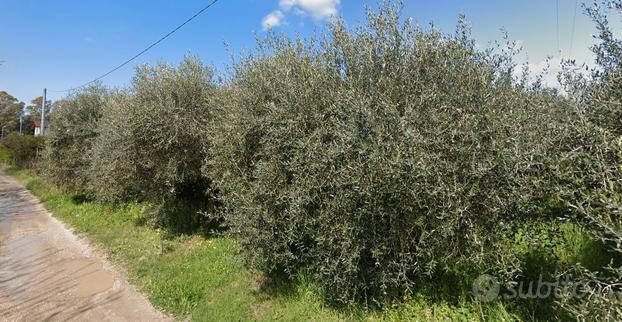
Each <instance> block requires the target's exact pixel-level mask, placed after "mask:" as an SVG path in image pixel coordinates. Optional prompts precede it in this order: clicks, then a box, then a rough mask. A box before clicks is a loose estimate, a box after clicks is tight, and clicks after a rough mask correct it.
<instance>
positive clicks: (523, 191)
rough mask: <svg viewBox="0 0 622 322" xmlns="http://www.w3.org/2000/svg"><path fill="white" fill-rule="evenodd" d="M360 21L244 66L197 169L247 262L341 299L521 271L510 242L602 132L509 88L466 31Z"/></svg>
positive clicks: (505, 63) (539, 93) (521, 88)
mask: <svg viewBox="0 0 622 322" xmlns="http://www.w3.org/2000/svg"><path fill="white" fill-rule="evenodd" d="M368 21H369V24H368V25H367V26H363V27H360V28H358V29H356V30H355V31H352V32H351V31H348V30H346V28H345V26H344V24H343V23H342V22H337V23H335V24H334V25H333V26H332V28H331V35H329V36H327V37H325V38H324V40H323V41H319V42H317V43H315V42H312V43H310V44H307V43H304V42H303V41H289V40H287V39H283V38H278V37H272V38H269V39H267V40H266V41H265V42H263V43H261V44H260V48H259V50H260V54H258V55H255V56H252V57H249V58H248V59H247V60H246V61H245V62H244V63H243V64H241V65H240V66H238V68H237V74H236V76H235V78H234V80H233V84H232V86H231V89H230V91H231V93H230V94H229V95H230V98H228V99H227V100H226V101H225V102H224V103H223V105H222V113H221V115H219V119H222V121H221V122H218V123H217V124H215V126H214V128H213V133H214V134H213V145H212V149H211V152H212V153H211V154H210V155H209V159H208V160H207V166H206V173H207V174H208V175H209V176H211V177H213V178H217V179H218V185H217V186H218V187H219V188H220V189H221V193H222V198H223V200H224V201H225V202H226V204H227V206H228V209H229V210H230V211H229V213H228V216H229V220H230V224H231V225H232V227H234V229H235V231H236V232H239V236H240V239H241V241H242V243H243V245H244V246H245V247H247V254H248V258H249V260H250V262H251V263H252V265H255V266H256V267H259V268H261V269H263V270H265V271H268V272H277V271H284V272H286V273H288V274H289V275H290V276H293V275H295V274H297V273H299V272H300V271H306V272H310V273H311V274H313V276H314V277H315V279H316V281H317V282H318V283H319V284H320V285H322V286H323V287H324V289H325V290H326V291H327V293H328V294H329V295H330V296H331V297H333V298H334V299H336V300H339V301H345V302H352V301H360V300H364V301H371V300H376V299H382V298H385V297H386V296H387V294H389V295H399V294H404V293H405V292H408V291H409V290H411V289H412V288H414V287H415V283H416V282H417V281H418V280H419V279H421V278H422V277H423V276H427V275H430V274H432V273H434V272H435V271H438V270H441V269H445V268H448V267H454V266H456V265H461V266H465V267H471V268H479V269H480V270H489V271H495V273H497V274H500V273H501V272H506V273H510V274H512V273H515V271H516V270H518V269H519V267H518V264H517V263H516V262H515V261H514V259H513V258H506V255H510V257H511V254H507V253H505V252H504V251H503V249H502V247H503V244H504V243H505V241H506V237H507V236H510V235H511V234H512V233H513V230H514V229H515V227H516V226H517V225H520V224H523V223H526V222H528V221H529V220H530V219H532V218H534V217H537V216H541V217H546V216H551V217H553V216H554V215H556V214H553V213H547V211H546V210H542V208H544V207H545V206H546V205H547V204H549V203H555V202H556V200H557V199H556V198H557V195H555V193H554V190H555V185H556V184H557V183H558V182H559V181H562V180H571V179H572V178H569V177H568V175H570V173H569V171H570V170H568V169H566V168H563V165H562V164H560V162H562V161H563V158H564V153H568V154H570V155H571V156H572V155H573V154H572V153H573V152H572V151H574V150H575V149H576V148H580V147H581V144H582V142H581V141H580V138H577V137H576V135H579V134H583V133H582V131H587V132H589V134H588V135H590V134H593V133H592V132H593V131H594V129H595V128H594V127H593V126H591V125H590V124H589V123H586V122H584V121H583V120H582V118H581V116H580V112H579V111H578V110H577V109H576V108H574V107H573V106H571V105H570V104H569V102H566V101H565V100H563V99H561V98H559V97H556V96H555V95H552V94H549V93H547V92H546V91H543V90H541V89H540V88H538V87H536V88H527V87H526V85H525V84H521V83H518V84H517V83H516V82H515V81H514V80H513V79H512V76H511V71H512V67H513V65H512V60H511V53H509V52H503V51H501V52H499V53H496V54H495V53H494V52H492V51H479V50H476V48H475V45H474V42H473V41H472V40H471V39H470V38H469V33H468V28H467V27H466V24H465V23H464V22H461V24H460V27H459V29H458V30H457V33H456V34H455V35H443V34H441V33H440V32H438V31H436V30H430V31H423V30H421V29H419V28H418V27H416V26H414V25H413V24H411V23H409V22H406V23H404V24H400V23H399V17H398V15H397V10H396V9H395V8H393V7H385V8H384V11H383V12H382V13H380V14H378V15H376V14H370V15H369V17H368ZM588 138H591V137H590V136H588ZM595 140H596V141H598V140H597V139H595ZM599 142H601V141H598V142H594V144H599ZM569 157H570V156H569ZM585 166H586V167H588V168H586V169H583V171H590V170H591V169H590V168H589V167H591V164H587V165H585ZM560 197H561V196H560ZM495 263H497V264H495Z"/></svg>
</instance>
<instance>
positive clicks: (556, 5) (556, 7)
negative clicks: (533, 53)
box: [555, 0, 561, 54]
mask: <svg viewBox="0 0 622 322" xmlns="http://www.w3.org/2000/svg"><path fill="white" fill-rule="evenodd" d="M555 19H556V22H557V53H558V54H561V49H560V47H559V0H557V1H555Z"/></svg>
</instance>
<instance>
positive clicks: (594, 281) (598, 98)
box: [561, 0, 622, 321]
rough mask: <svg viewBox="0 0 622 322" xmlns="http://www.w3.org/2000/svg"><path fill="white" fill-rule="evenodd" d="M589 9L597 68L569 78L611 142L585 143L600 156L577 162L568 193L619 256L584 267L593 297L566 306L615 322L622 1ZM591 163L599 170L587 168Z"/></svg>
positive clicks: (621, 169)
mask: <svg viewBox="0 0 622 322" xmlns="http://www.w3.org/2000/svg"><path fill="white" fill-rule="evenodd" d="M586 13H587V15H588V16H589V17H590V18H591V19H592V20H593V21H594V23H595V24H596V28H597V32H598V33H597V35H596V37H597V43H596V44H595V45H594V46H593V47H592V51H593V53H594V55H595V57H596V64H597V66H596V67H595V68H594V69H592V70H591V74H590V75H589V77H588V78H585V77H583V76H584V75H578V76H577V75H573V76H571V77H568V78H569V79H573V80H574V83H571V84H570V85H573V84H574V85H575V87H574V89H576V90H575V92H574V94H575V95H576V97H577V104H578V105H579V106H580V107H581V108H582V109H584V110H585V111H586V114H587V115H588V117H589V119H590V120H591V121H592V122H594V123H595V124H597V125H598V126H599V127H600V131H599V132H598V133H595V134H594V136H601V137H603V138H605V140H606V142H607V143H608V144H606V145H604V146H600V147H594V146H593V145H586V146H585V147H586V148H589V149H590V154H591V155H594V154H596V155H599V156H600V157H599V158H597V159H595V158H590V159H589V160H585V159H584V160H583V162H574V161H573V163H574V164H575V165H576V166H575V168H574V170H575V176H574V177H575V178H576V179H575V180H574V182H573V183H574V185H573V186H572V187H570V189H568V190H567V191H566V192H567V195H569V196H572V198H570V200H572V201H571V202H570V203H569V205H570V206H571V207H572V209H573V213H574V214H576V219H577V221H578V222H580V223H581V224H582V225H583V226H585V227H589V231H590V232H591V233H592V235H593V237H594V238H595V239H596V240H600V241H601V242H603V243H604V244H606V245H607V246H608V249H609V251H610V252H611V253H612V254H613V255H614V256H613V257H614V260H612V261H611V263H609V265H608V267H606V269H605V271H604V272H592V271H590V270H587V269H585V268H584V267H578V268H577V270H578V272H576V274H577V275H578V276H579V278H583V279H584V280H586V281H589V284H588V286H587V287H586V292H587V296H586V297H585V298H582V299H575V298H570V297H566V298H564V299H563V300H562V301H561V304H562V306H564V307H565V308H566V309H568V310H569V311H571V312H572V313H573V314H574V315H575V316H577V317H578V318H579V319H588V320H612V321H614V320H621V319H622V309H621V308H622V40H620V39H618V38H616V37H615V35H614V33H613V31H612V29H611V27H610V25H609V17H610V16H611V15H614V16H615V17H616V18H619V17H620V16H622V1H620V0H614V1H609V0H605V1H600V2H595V3H594V5H592V6H589V7H587V8H586ZM576 84H579V85H584V86H582V87H580V86H576ZM570 87H571V88H572V86H570ZM594 136H592V137H594ZM586 165H589V166H590V167H591V168H593V169H595V171H586V168H585V166H586Z"/></svg>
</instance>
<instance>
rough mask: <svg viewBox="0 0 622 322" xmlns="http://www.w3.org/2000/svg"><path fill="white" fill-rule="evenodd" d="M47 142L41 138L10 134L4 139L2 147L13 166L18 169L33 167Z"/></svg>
mask: <svg viewBox="0 0 622 322" xmlns="http://www.w3.org/2000/svg"><path fill="white" fill-rule="evenodd" d="M44 142H45V140H44V139H43V137H41V136H33V135H23V134H19V133H15V132H13V133H10V134H9V135H7V136H6V137H5V138H3V139H2V145H3V146H4V149H5V150H6V151H7V152H8V155H9V158H10V160H11V164H12V165H15V166H18V167H26V166H31V165H32V163H33V162H35V161H37V157H38V156H39V154H40V153H41V150H42V148H43V144H44Z"/></svg>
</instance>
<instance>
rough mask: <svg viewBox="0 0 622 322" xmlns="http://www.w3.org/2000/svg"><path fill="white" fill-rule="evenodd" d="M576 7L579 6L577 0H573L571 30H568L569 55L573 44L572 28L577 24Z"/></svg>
mask: <svg viewBox="0 0 622 322" xmlns="http://www.w3.org/2000/svg"><path fill="white" fill-rule="evenodd" d="M577 7H579V0H575V1H574V16H573V17H572V31H571V32H570V53H569V54H570V55H572V46H573V45H574V30H575V26H576V24H577Z"/></svg>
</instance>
